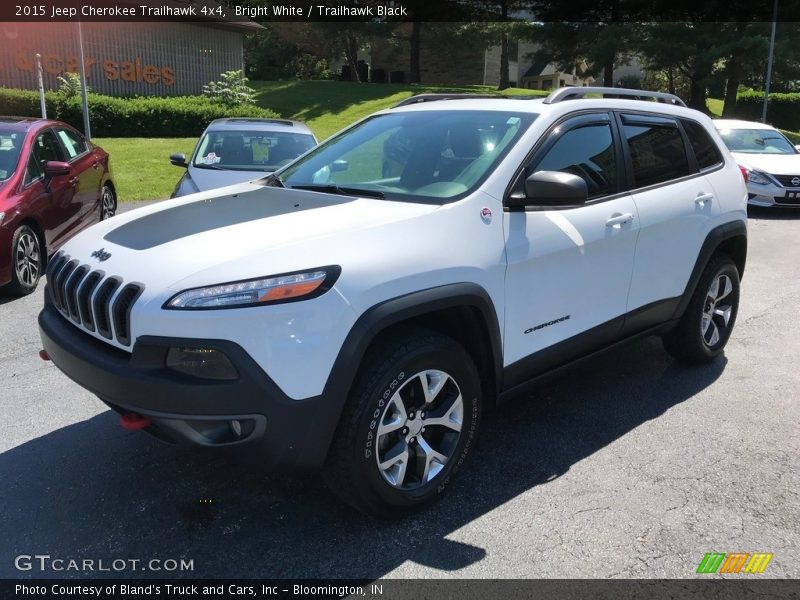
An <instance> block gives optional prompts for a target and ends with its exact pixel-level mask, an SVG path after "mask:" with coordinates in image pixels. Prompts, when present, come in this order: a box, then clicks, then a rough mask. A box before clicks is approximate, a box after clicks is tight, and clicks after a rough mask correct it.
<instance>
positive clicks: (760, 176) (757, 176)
mask: <svg viewBox="0 0 800 600" xmlns="http://www.w3.org/2000/svg"><path fill="white" fill-rule="evenodd" d="M747 181H749V182H751V183H757V184H758V185H769V184H770V183H772V182H771V181H770V180H769V176H768V175H767V174H766V173H761V172H760V171H749V172H748V173H747Z"/></svg>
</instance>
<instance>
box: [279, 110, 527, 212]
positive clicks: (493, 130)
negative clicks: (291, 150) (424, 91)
mask: <svg viewBox="0 0 800 600" xmlns="http://www.w3.org/2000/svg"><path fill="white" fill-rule="evenodd" d="M536 116H537V115H535V114H530V113H511V112H500V111H488V110H486V111H478V110H454V111H419V112H417V111H414V112H405V113H393V114H392V113H390V114H383V115H377V116H375V117H371V118H369V119H367V120H365V121H362V122H361V123H358V124H357V125H354V126H353V127H350V128H349V129H347V130H345V131H343V132H342V133H341V134H339V135H337V136H336V137H334V138H332V139H330V140H329V141H327V142H325V143H324V144H322V145H320V146H319V147H317V148H315V149H314V150H313V151H312V152H310V153H309V154H308V155H307V156H306V157H304V158H303V159H301V160H299V161H298V162H296V163H294V164H292V165H290V166H289V167H287V168H286V169H284V170H283V171H281V172H280V174H279V175H280V178H281V181H282V183H283V185H285V186H286V187H318V188H319V189H321V191H325V188H326V187H327V188H329V189H337V188H338V189H339V190H345V191H347V192H348V193H352V194H354V195H357V194H358V190H365V191H367V190H368V191H370V192H371V193H369V194H368V193H365V194H364V195H365V196H372V197H379V198H384V197H385V198H390V199H409V200H417V201H434V202H441V201H446V200H449V199H454V198H456V197H459V196H462V195H464V194H465V193H467V192H469V191H471V190H473V189H475V188H476V187H477V186H478V185H479V184H480V183H481V182H482V181H483V180H484V179H485V178H486V176H487V175H488V174H489V173H491V172H492V169H493V168H494V166H495V165H496V164H497V163H498V162H499V161H500V159H501V158H502V157H503V156H504V155H505V154H506V153H507V152H508V151H509V150H510V149H511V147H512V146H513V145H514V144H515V143H516V142H517V140H518V139H519V138H520V136H521V135H522V133H523V132H524V131H525V130H526V129H527V128H528V126H529V125H530V124H531V123H532V122H533V121H534V119H535V118H536Z"/></svg>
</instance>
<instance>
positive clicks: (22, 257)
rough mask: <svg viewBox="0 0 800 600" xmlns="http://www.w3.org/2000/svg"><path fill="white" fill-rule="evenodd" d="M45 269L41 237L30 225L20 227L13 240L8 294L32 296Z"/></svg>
mask: <svg viewBox="0 0 800 600" xmlns="http://www.w3.org/2000/svg"><path fill="white" fill-rule="evenodd" d="M43 267H44V252H43V250H42V245H41V242H40V240H39V236H38V235H37V234H36V232H35V231H34V230H33V229H31V228H30V227H29V226H28V225H20V226H19V227H18V228H17V230H16V231H15V232H14V235H13V236H12V238H11V283H9V284H8V292H10V293H11V294H14V295H17V296H24V295H26V294H30V293H31V292H33V291H34V290H35V289H36V286H37V285H39V279H40V278H41V275H42V268H43Z"/></svg>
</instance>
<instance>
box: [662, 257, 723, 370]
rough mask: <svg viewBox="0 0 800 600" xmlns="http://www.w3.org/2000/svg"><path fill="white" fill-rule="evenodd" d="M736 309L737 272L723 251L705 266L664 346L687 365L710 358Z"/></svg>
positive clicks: (718, 349) (719, 348)
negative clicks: (684, 310)
mask: <svg viewBox="0 0 800 600" xmlns="http://www.w3.org/2000/svg"><path fill="white" fill-rule="evenodd" d="M738 310H739V271H738V269H737V267H736V263H734V262H733V259H731V257H730V256H728V255H727V254H722V253H719V254H715V255H714V256H712V258H711V260H710V261H709V263H708V265H707V266H706V268H705V270H704V271H703V274H702V275H701V277H700V281H699V282H698V284H697V289H696V290H695V292H694V295H693V296H692V299H691V300H690V301H689V305H688V306H687V307H686V312H685V313H684V314H683V317H681V320H680V322H679V323H678V325H677V326H676V327H675V329H674V330H673V331H671V332H670V333H668V334H667V335H665V336H664V337H663V340H664V347H665V348H666V349H667V352H669V353H670V354H671V355H672V356H674V357H675V358H676V359H678V360H680V361H682V362H685V363H689V364H703V363H707V362H710V361H712V360H713V359H714V358H716V357H717V356H718V355H719V354H721V353H722V351H723V349H724V348H725V344H727V343H728V339H729V338H730V335H731V332H732V331H733V326H734V324H735V323H736V314H737V312H738Z"/></svg>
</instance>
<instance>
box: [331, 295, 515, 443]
mask: <svg viewBox="0 0 800 600" xmlns="http://www.w3.org/2000/svg"><path fill="white" fill-rule="evenodd" d="M456 307H470V308H475V309H477V310H478V312H479V314H480V316H481V319H482V320H483V324H484V326H485V327H486V333H487V334H488V338H489V342H490V348H489V352H490V353H491V358H492V364H493V367H494V371H495V372H494V376H495V381H496V382H497V385H498V386H499V385H500V383H501V378H502V373H503V350H502V342H501V337H500V324H499V321H498V319H497V313H496V311H495V308H494V304H493V303H492V300H491V298H490V296H489V294H488V292H487V291H486V290H485V289H484V288H483V287H481V286H479V285H477V284H475V283H453V284H447V285H442V286H437V287H433V288H428V289H424V290H420V291H417V292H412V293H410V294H405V295H403V296H399V297H396V298H391V299H389V300H385V301H383V302H381V303H379V304H376V305H375V306H372V307H371V308H369V309H367V310H366V311H364V312H363V313H362V314H361V316H360V317H359V318H358V319H357V320H356V322H355V324H354V325H353V327H351V329H350V332H349V333H348V334H347V337H346V338H345V341H344V343H343V344H342V347H341V348H340V349H339V354H338V355H337V357H336V360H335V361H334V363H333V367H332V368H331V372H330V374H329V375H328V380H327V382H326V383H325V388H324V390H323V392H322V395H323V396H324V397H325V398H327V399H328V402H330V403H331V404H335V405H336V406H335V408H334V407H332V410H334V411H335V412H336V414H337V419H336V421H337V424H338V415H341V412H342V410H343V408H344V404H345V402H346V400H347V396H348V394H349V392H350V388H351V386H352V385H353V381H354V380H355V377H356V373H357V371H358V369H359V366H360V365H361V363H362V361H363V359H364V355H365V354H366V351H367V348H369V346H370V344H371V343H372V342H373V341H375V339H376V338H377V337H378V335H380V333H381V332H382V331H384V330H386V328H388V327H391V326H392V325H396V324H398V323H401V322H403V321H406V320H409V319H412V318H414V317H419V316H422V315H425V314H428V313H432V312H436V311H440V310H445V309H448V308H456ZM333 433H334V432H333V431H331V439H332V437H333ZM329 444H330V440H325V446H326V448H327V446H328V445H329Z"/></svg>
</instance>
